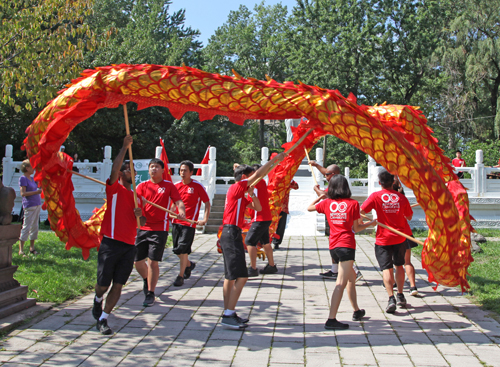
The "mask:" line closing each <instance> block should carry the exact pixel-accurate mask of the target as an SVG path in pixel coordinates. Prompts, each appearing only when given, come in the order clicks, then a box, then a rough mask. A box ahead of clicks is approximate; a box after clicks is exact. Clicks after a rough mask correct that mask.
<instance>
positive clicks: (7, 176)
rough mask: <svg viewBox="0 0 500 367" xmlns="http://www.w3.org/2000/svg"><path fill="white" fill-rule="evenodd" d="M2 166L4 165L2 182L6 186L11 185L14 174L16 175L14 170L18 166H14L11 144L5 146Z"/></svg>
mask: <svg viewBox="0 0 500 367" xmlns="http://www.w3.org/2000/svg"><path fill="white" fill-rule="evenodd" d="M2 166H3V178H2V182H3V184H4V186H10V184H11V181H12V176H14V172H15V170H16V167H14V160H13V159H12V145H10V144H7V145H6V146H5V157H3V159H2ZM16 184H17V182H16Z"/></svg>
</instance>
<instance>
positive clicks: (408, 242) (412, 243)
mask: <svg viewBox="0 0 500 367" xmlns="http://www.w3.org/2000/svg"><path fill="white" fill-rule="evenodd" d="M412 237H413V236H412ZM413 238H415V237H413ZM417 246H418V243H416V242H413V241H410V240H406V248H407V249H412V248H414V247H417Z"/></svg>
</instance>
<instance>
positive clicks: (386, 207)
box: [361, 171, 413, 313]
mask: <svg viewBox="0 0 500 367" xmlns="http://www.w3.org/2000/svg"><path fill="white" fill-rule="evenodd" d="M378 179H379V183H380V185H381V186H382V190H381V191H377V192H374V193H373V194H371V195H370V196H369V197H368V199H366V201H365V202H364V203H363V205H361V214H362V215H363V214H366V213H368V212H371V211H372V210H373V209H375V211H376V212H377V222H379V223H380V225H379V226H378V227H377V234H376V238H375V256H376V258H377V261H378V263H379V266H380V269H381V270H382V275H383V278H384V285H385V289H386V291H387V294H388V296H389V302H388V304H387V307H386V308H385V311H386V312H387V313H394V312H396V308H397V307H396V298H395V297H394V292H393V284H394V273H393V266H395V267H396V284H397V288H398V293H397V295H396V297H397V305H398V306H400V307H405V306H406V299H405V296H404V294H403V283H404V280H405V272H404V270H403V265H404V264H405V253H406V247H407V244H406V238H408V237H409V236H408V237H406V236H405V237H403V236H401V235H399V234H396V233H393V232H392V231H390V230H388V229H387V225H388V224H389V223H390V224H391V225H392V226H393V227H394V228H393V229H395V230H397V231H399V232H402V233H403V234H407V235H408V231H410V233H411V230H410V226H409V225H408V222H407V220H411V218H412V216H413V210H412V209H411V207H410V203H409V202H408V199H407V198H406V196H404V195H403V194H401V193H399V192H397V191H395V190H393V189H392V185H393V183H394V176H393V175H391V174H390V173H389V172H387V171H382V172H380V173H379V175H378ZM410 238H411V237H410Z"/></svg>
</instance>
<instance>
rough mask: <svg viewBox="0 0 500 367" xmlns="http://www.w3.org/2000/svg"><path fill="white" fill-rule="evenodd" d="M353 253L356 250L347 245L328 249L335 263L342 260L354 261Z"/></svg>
mask: <svg viewBox="0 0 500 367" xmlns="http://www.w3.org/2000/svg"><path fill="white" fill-rule="evenodd" d="M355 254H356V250H355V249H353V248H348V247H335V248H333V249H331V250H330V256H331V257H332V259H333V260H335V262H336V263H337V264H338V263H341V262H343V261H350V260H352V261H354V260H355Z"/></svg>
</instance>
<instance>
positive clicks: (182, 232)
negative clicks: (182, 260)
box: [172, 223, 196, 255]
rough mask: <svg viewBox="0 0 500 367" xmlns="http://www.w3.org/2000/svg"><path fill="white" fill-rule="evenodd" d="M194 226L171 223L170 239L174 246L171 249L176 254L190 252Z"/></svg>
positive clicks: (194, 230)
mask: <svg viewBox="0 0 500 367" xmlns="http://www.w3.org/2000/svg"><path fill="white" fill-rule="evenodd" d="M195 232H196V228H192V227H188V226H183V225H182V224H176V223H172V241H173V243H174V248H173V249H172V251H173V252H174V254H176V255H181V254H188V255H189V254H190V253H191V245H192V244H193V241H194V234H195Z"/></svg>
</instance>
